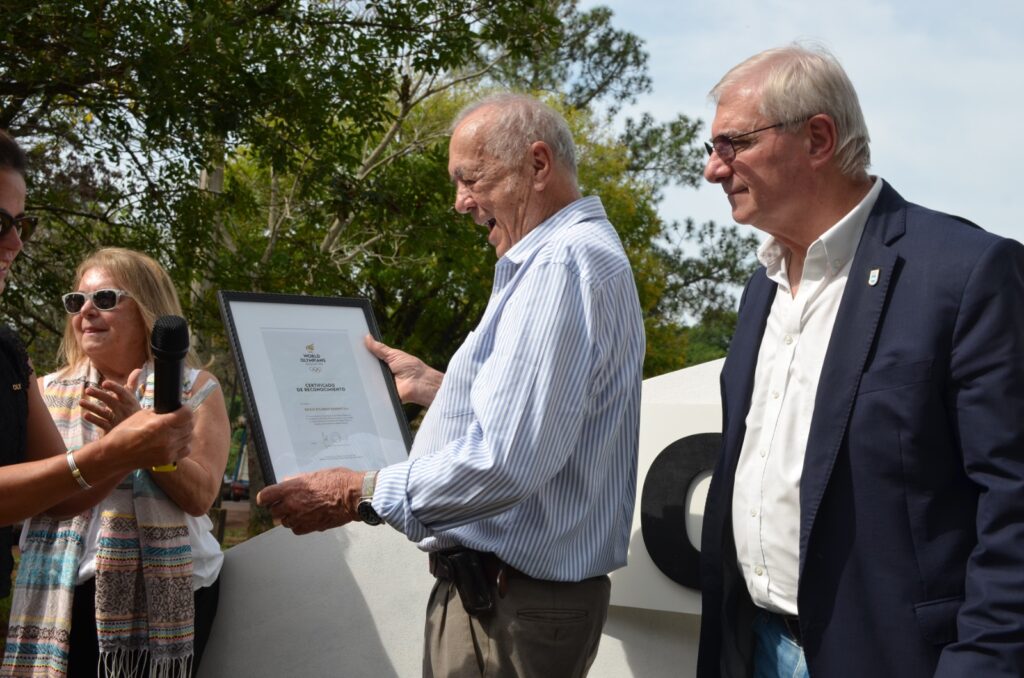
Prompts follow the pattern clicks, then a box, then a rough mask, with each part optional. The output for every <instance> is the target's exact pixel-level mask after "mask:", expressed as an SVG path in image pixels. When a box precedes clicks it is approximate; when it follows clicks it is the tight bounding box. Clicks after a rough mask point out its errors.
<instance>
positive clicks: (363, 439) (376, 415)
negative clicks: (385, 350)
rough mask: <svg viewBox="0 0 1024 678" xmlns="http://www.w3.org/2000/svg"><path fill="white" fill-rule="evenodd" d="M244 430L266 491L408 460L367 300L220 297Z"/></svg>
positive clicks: (401, 417) (402, 423)
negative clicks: (324, 473) (289, 480)
mask: <svg viewBox="0 0 1024 678" xmlns="http://www.w3.org/2000/svg"><path fill="white" fill-rule="evenodd" d="M217 296H218V300H219V301H220V309H221V314H222V315H223V317H224V326H225V327H226V328H227V332H228V340H229V342H230V343H231V351H232V353H233V354H234V356H235V365H236V367H237V368H238V374H239V377H241V383H242V392H243V397H244V399H245V405H246V409H247V410H248V412H249V428H250V431H251V434H252V440H253V441H254V443H255V447H256V452H257V454H258V456H259V462H260V467H261V468H262V470H263V477H264V479H265V480H266V483H267V484H268V485H270V484H272V483H276V482H278V481H280V480H283V479H285V478H286V477H288V476H291V475H296V474H298V473H307V472H309V471H318V470H320V469H324V468H334V467H337V466H344V467H346V468H350V469H353V470H356V471H368V470H372V469H378V468H381V467H383V466H387V465H388V464H393V463H395V462H399V461H404V460H405V459H407V458H408V455H409V447H410V444H411V442H412V437H411V436H410V434H409V427H408V424H407V422H406V420H405V414H404V413H403V412H402V407H401V403H400V402H399V400H398V392H397V390H396V389H395V382H394V379H393V378H392V376H391V370H389V369H388V366H387V365H386V364H385V363H384V362H383V361H381V360H378V359H377V358H376V356H374V355H373V354H372V353H370V352H369V351H368V350H366V346H365V345H364V344H363V337H364V336H366V335H367V334H371V335H373V337H374V338H377V339H379V338H380V331H379V330H378V329H377V324H376V322H374V319H373V311H372V310H371V308H370V302H369V301H368V300H366V299H350V298H331V297H306V296H298V295H286V294H258V293H251V292H227V291H220V292H218V294H217Z"/></svg>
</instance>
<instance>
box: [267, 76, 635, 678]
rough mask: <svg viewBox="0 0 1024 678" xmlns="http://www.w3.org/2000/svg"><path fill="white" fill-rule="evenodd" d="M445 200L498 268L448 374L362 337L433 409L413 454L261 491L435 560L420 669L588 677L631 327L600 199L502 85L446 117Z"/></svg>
mask: <svg viewBox="0 0 1024 678" xmlns="http://www.w3.org/2000/svg"><path fill="white" fill-rule="evenodd" d="M448 171H449V174H450V176H451V179H452V181H453V182H454V184H455V209H456V210H458V211H459V212H460V213H463V214H469V215H471V216H472V218H473V221H475V222H476V223H477V224H478V225H480V226H486V228H487V229H488V236H487V237H488V241H489V242H490V243H491V245H493V246H494V249H495V253H496V254H497V256H498V262H497V264H496V266H495V272H494V287H493V290H492V292H491V297H490V301H489V303H488V305H487V308H486V310H485V311H484V315H483V317H482V318H481V320H480V323H479V325H477V327H476V329H475V330H474V331H473V332H472V333H471V334H470V336H469V337H467V339H466V341H465V342H464V343H463V344H462V346H461V347H460V348H459V349H458V351H457V352H456V353H455V355H454V356H453V358H452V360H451V362H450V364H449V366H448V372H447V374H444V375H442V374H440V373H439V372H437V371H435V370H432V369H431V368H429V367H427V366H426V365H424V364H423V363H422V362H421V361H419V360H418V359H416V358H414V357H412V356H410V355H408V354H406V353H403V352H401V351H398V350H396V349H393V348H390V347H388V346H385V345H384V344H380V343H378V342H374V341H372V340H369V339H368V341H367V346H368V347H369V348H370V350H371V351H373V352H374V353H375V354H376V355H377V356H378V357H380V358H381V359H383V360H385V361H386V362H387V363H388V365H389V366H390V368H391V370H392V372H393V373H394V374H395V378H396V382H397V385H398V391H399V395H400V396H401V397H402V399H403V400H404V401H406V402H415V403H419V404H421V405H428V406H429V410H428V411H427V414H426V417H425V418H424V420H423V424H422V425H421V426H420V429H419V432H418V434H417V436H416V440H415V442H414V444H413V449H412V454H411V457H410V460H409V461H408V462H404V463H400V464H396V465H393V466H389V467H387V468H384V469H382V470H381V471H380V472H379V473H377V472H371V473H366V474H364V473H355V472H353V471H349V470H347V469H332V470H329V471H321V472H319V473H313V474H306V475H303V476H299V477H297V478H293V479H291V480H286V481H284V482H282V483H280V484H279V485H275V486H273V487H269V488H267V489H265V490H263V491H262V492H261V493H260V496H259V501H260V503H261V504H264V505H269V506H270V507H271V510H272V512H273V514H274V516H275V517H277V518H279V519H281V521H282V524H284V525H285V526H286V527H290V528H291V529H292V530H294V531H295V532H296V533H299V534H301V533H305V532H309V531H311V530H318V529H325V528H328V527H333V526H336V525H342V524H344V523H347V522H349V521H352V520H363V521H364V522H366V523H368V524H379V523H380V522H382V521H383V522H385V523H387V524H388V525H390V526H392V527H393V528H395V529H397V530H400V531H401V532H402V533H404V534H405V535H406V536H408V537H409V538H410V539H412V540H415V541H418V542H419V546H420V548H421V549H423V550H425V551H427V552H428V553H429V554H430V558H429V560H430V567H431V572H432V573H433V574H434V575H435V577H437V582H436V585H435V587H434V590H433V592H432V593H431V596H430V601H429V603H428V609H427V623H426V638H425V641H426V647H425V657H424V667H423V668H424V675H425V676H484V675H486V676H489V677H490V676H495V677H502V676H504V677H509V678H512V677H514V676H518V677H528V676H536V677H538V678H560V677H563V676H565V677H570V676H583V675H585V674H586V673H587V671H588V669H589V667H590V665H591V663H592V662H593V660H594V656H595V655H596V653H597V646H598V642H599V640H600V638H601V629H602V627H603V625H604V621H605V618H606V616H607V610H608V600H609V592H610V583H609V579H608V576H607V575H608V573H609V572H611V571H612V570H614V569H616V568H618V567H621V566H622V565H624V564H625V562H626V551H627V547H628V542H629V533H630V528H631V521H632V513H633V503H634V496H635V491H636V463H637V445H638V435H639V413H640V383H641V378H642V365H643V355H644V330H643V321H642V318H641V314H640V307H639V302H638V300H637V292H636V287H635V284H634V281H633V274H632V271H631V269H630V266H629V262H628V260H627V259H626V255H625V252H624V251H623V248H622V244H621V242H620V241H619V237H618V235H617V234H616V233H615V229H614V228H613V227H612V225H611V224H610V223H609V222H608V218H607V216H606V215H605V212H604V208H603V207H602V205H601V201H600V200H599V199H598V198H596V197H587V198H583V197H581V195H580V190H579V188H578V186H577V182H576V160H575V149H574V145H573V141H572V136H571V134H570V132H569V128H568V125H567V124H566V122H565V120H564V119H563V118H562V117H561V116H560V115H558V114H557V113H556V112H555V111H554V110H552V109H551V108H550V107H548V106H546V105H545V104H543V103H541V102H539V101H537V100H536V99H533V98H530V97H526V96H521V95H511V94H505V95H498V96H494V97H490V98H487V99H484V100H483V101H480V102H478V103H476V104H474V105H472V106H470V107H468V108H467V109H465V110H464V111H463V112H462V113H461V114H460V115H459V116H458V117H457V118H456V120H455V123H454V125H453V133H452V138H451V143H450V146H449V161H448Z"/></svg>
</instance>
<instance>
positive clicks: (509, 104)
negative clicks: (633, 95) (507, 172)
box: [450, 92, 576, 177]
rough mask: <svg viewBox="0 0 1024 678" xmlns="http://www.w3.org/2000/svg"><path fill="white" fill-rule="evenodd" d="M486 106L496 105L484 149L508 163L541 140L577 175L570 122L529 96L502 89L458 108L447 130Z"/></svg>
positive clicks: (493, 106)
mask: <svg viewBox="0 0 1024 678" xmlns="http://www.w3.org/2000/svg"><path fill="white" fill-rule="evenodd" d="M485 108H495V109H497V115H496V116H495V118H494V123H493V125H492V126H491V127H490V128H489V129H488V130H487V132H488V133H487V139H486V141H485V142H484V151H485V152H486V153H488V154H490V155H492V156H494V157H495V158H496V159H497V160H498V162H501V163H502V164H504V165H506V166H508V167H512V166H515V165H518V164H519V163H520V162H522V160H523V155H524V154H525V153H526V150H527V149H528V148H529V147H530V144H532V143H534V142H535V141H543V142H544V143H546V144H547V145H548V147H550V148H551V152H552V153H553V154H554V159H555V161H556V162H558V163H560V164H561V165H562V166H563V167H564V168H565V169H567V170H569V172H570V173H571V174H572V176H573V177H575V176H576V144H575V143H573V140H572V132H570V131H569V124H568V123H567V122H566V121H565V118H563V117H562V115H561V114H560V113H558V111H556V110H555V109H553V108H551V107H550V106H548V105H547V104H545V103H544V102H543V101H540V100H538V99H535V98H533V97H531V96H527V95H525V94H516V93H512V92H504V93H501V94H492V95H490V96H487V97H484V98H483V99H480V100H478V101H476V102H474V103H471V104H469V105H468V106H466V107H465V108H463V109H462V110H461V111H459V114H458V115H456V116H455V120H454V121H452V126H451V130H450V131H451V132H454V131H455V128H457V127H458V126H459V125H460V124H462V122H463V121H464V120H465V119H466V118H468V117H469V116H471V115H473V114H474V113H476V112H477V111H480V110H483V109H485Z"/></svg>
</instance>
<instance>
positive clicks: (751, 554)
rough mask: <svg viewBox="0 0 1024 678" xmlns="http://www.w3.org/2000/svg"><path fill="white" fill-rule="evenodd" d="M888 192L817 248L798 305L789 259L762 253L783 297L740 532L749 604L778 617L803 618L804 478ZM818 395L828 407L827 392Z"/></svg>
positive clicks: (765, 365) (761, 380)
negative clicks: (829, 373) (825, 379)
mask: <svg viewBox="0 0 1024 678" xmlns="http://www.w3.org/2000/svg"><path fill="white" fill-rule="evenodd" d="M881 190H882V181H881V180H880V179H875V180H874V185H873V186H872V188H871V190H870V191H868V194H867V195H866V196H864V199H863V200H861V202H860V203H859V204H858V205H857V206H856V207H854V208H853V209H852V210H851V211H850V212H849V213H848V214H847V215H846V216H844V217H843V218H842V219H840V220H839V222H837V223H836V224H835V225H834V226H832V227H831V228H830V229H829V230H827V231H826V232H825V233H823V234H822V236H821V237H820V238H818V239H817V240H815V241H814V242H813V243H812V244H811V246H810V247H809V248H808V249H807V257H806V259H805V260H804V268H803V273H802V275H801V277H800V285H799V287H798V290H797V293H796V295H795V296H794V295H793V293H792V289H791V287H790V285H789V277H788V272H787V265H788V261H789V250H788V249H787V248H786V247H784V246H783V245H782V244H781V243H779V242H778V241H776V240H775V239H774V238H772V237H769V238H768V239H767V240H766V241H765V242H764V243H763V244H762V245H761V247H760V249H759V250H758V253H757V257H758V259H759V260H760V261H761V263H762V264H764V266H765V268H766V274H767V275H768V277H769V278H770V279H771V280H772V281H774V282H775V283H777V284H778V290H777V291H776V293H775V300H774V302H773V303H772V308H771V311H770V313H769V315H768V322H767V325H766V327H765V331H764V337H763V338H762V339H761V348H760V350H759V351H758V354H757V367H756V368H755V370H754V390H753V395H752V397H751V402H750V411H749V412H748V413H747V419H746V427H747V430H746V435H745V437H744V439H743V447H742V449H741V450H740V458H739V462H738V464H737V467H736V483H735V489H734V491H733V502H732V523H733V535H734V538H735V540H736V556H737V559H738V561H739V566H740V570H741V572H742V573H743V578H744V580H745V581H746V584H747V590H748V591H749V592H750V597H751V599H752V600H753V601H754V604H755V605H757V606H758V607H762V608H765V609H767V610H770V611H772V612H777V613H781V614H791V615H795V614H798V611H797V586H798V582H797V579H798V574H799V564H800V477H801V474H802V473H803V466H804V455H805V453H806V452H807V436H808V433H809V431H810V428H811V417H812V416H813V415H814V400H815V397H816V396H817V394H818V388H819V384H818V379H819V377H820V376H821V367H822V363H823V362H824V360H825V352H826V351H827V350H828V344H829V339H830V338H831V336H832V326H833V325H834V324H835V320H836V314H837V313H838V311H839V303H840V301H841V300H842V297H843V290H845V289H846V282H847V276H848V275H849V271H850V262H851V261H852V260H853V256H854V254H855V253H856V251H857V245H858V243H859V242H860V238H861V235H862V234H863V232H864V224H865V223H866V222H867V218H868V215H869V214H870V212H871V209H872V208H873V207H874V205H875V200H876V199H877V198H878V194H879V193H880V192H881ZM857 284H865V285H866V284H869V281H867V280H864V281H857ZM820 386H821V388H822V389H824V391H823V393H824V394H825V396H826V397H827V390H828V388H829V384H821V385H820Z"/></svg>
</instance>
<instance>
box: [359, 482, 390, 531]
mask: <svg viewBox="0 0 1024 678" xmlns="http://www.w3.org/2000/svg"><path fill="white" fill-rule="evenodd" d="M376 486H377V472H376V471H367V472H366V473H365V474H363V489H362V491H361V492H360V493H359V504H358V505H357V506H356V513H357V514H358V515H359V520H361V521H363V522H364V523H366V524H367V525H380V524H381V523H383V522H384V520H383V519H382V518H381V517H380V515H379V514H378V513H377V512H376V511H374V510H373V488H375V487H376Z"/></svg>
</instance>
